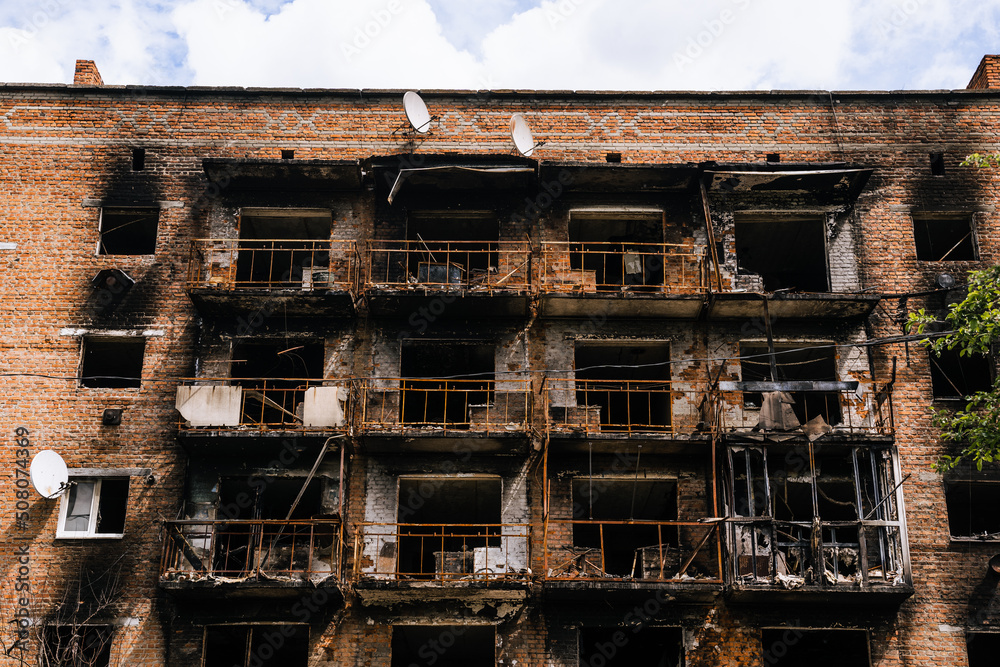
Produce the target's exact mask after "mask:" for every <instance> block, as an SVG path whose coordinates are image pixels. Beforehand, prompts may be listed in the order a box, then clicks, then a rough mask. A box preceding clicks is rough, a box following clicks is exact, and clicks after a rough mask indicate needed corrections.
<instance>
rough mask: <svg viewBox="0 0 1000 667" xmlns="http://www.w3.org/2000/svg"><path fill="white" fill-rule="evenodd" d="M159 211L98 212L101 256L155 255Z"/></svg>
mask: <svg viewBox="0 0 1000 667" xmlns="http://www.w3.org/2000/svg"><path fill="white" fill-rule="evenodd" d="M159 222H160V209H158V208H104V209H101V242H100V248H99V252H98V254H100V255H152V254H153V253H155V252H156V228H157V225H158V224H159Z"/></svg>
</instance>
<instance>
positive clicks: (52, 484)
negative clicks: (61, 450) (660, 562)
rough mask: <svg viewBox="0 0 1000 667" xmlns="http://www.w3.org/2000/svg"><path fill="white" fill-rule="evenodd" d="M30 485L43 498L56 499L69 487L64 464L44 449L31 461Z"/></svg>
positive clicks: (57, 455)
mask: <svg viewBox="0 0 1000 667" xmlns="http://www.w3.org/2000/svg"><path fill="white" fill-rule="evenodd" d="M29 474H30V476H31V485H32V486H34V487H35V491H38V493H39V494H40V495H41V496H42V497H43V498H49V499H52V498H58V497H59V496H61V495H62V493H63V491H65V490H66V489H67V488H68V487H69V471H68V470H67V469H66V462H65V461H63V459H62V457H61V456H59V454H57V453H55V452H54V451H52V450H51V449H44V450H42V451H40V452H38V453H37V454H35V457H34V458H33V459H31V468H30V470H29Z"/></svg>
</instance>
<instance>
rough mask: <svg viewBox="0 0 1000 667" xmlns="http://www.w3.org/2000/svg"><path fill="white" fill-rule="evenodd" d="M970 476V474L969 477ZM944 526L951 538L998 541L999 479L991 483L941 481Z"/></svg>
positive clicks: (978, 480)
mask: <svg viewBox="0 0 1000 667" xmlns="http://www.w3.org/2000/svg"><path fill="white" fill-rule="evenodd" d="M969 474H971V473H969ZM944 488H945V501H946V502H947V505H948V526H949V527H950V529H951V536H952V537H974V538H978V539H981V540H1000V514H998V513H997V511H996V508H998V507H1000V476H997V477H996V478H995V479H968V478H967V479H964V480H959V479H955V476H952V475H949V476H948V478H946V479H945V486H944Z"/></svg>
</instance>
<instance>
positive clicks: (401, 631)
mask: <svg viewBox="0 0 1000 667" xmlns="http://www.w3.org/2000/svg"><path fill="white" fill-rule="evenodd" d="M496 664H497V659H496V630H495V629H494V628H493V626H482V625H394V626H392V662H391V663H390V665H391V667H412V666H413V665H434V666H435V667H493V665H496Z"/></svg>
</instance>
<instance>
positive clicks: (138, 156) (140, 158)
mask: <svg viewBox="0 0 1000 667" xmlns="http://www.w3.org/2000/svg"><path fill="white" fill-rule="evenodd" d="M145 168H146V149H145V148H133V149H132V171H142V170H143V169H145Z"/></svg>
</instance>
